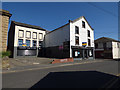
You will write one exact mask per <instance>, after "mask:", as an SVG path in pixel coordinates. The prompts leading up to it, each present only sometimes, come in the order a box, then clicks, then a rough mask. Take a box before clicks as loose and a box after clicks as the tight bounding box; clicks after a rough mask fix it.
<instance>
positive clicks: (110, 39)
mask: <svg viewBox="0 0 120 90" xmlns="http://www.w3.org/2000/svg"><path fill="white" fill-rule="evenodd" d="M102 39H107V40H109V41H114V42H120V41H118V40H115V39H112V38H109V37H101V38H98V39H96V40H95V42H96V41H99V40H102Z"/></svg>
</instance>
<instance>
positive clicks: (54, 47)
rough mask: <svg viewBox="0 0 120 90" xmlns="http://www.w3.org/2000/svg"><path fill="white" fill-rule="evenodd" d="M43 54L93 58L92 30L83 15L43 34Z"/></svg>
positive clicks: (57, 56) (59, 56)
mask: <svg viewBox="0 0 120 90" xmlns="http://www.w3.org/2000/svg"><path fill="white" fill-rule="evenodd" d="M44 48H45V56H46V57H56V58H67V57H68V58H69V57H73V58H80V59H83V58H84V59H85V58H88V59H93V58H94V30H93V28H92V27H91V26H90V24H89V23H88V21H87V20H86V19H85V17H84V16H81V17H80V18H77V19H75V20H73V21H71V20H69V22H68V23H67V24H65V25H63V26H61V27H59V28H57V29H55V30H53V31H51V32H49V33H47V34H46V35H45V41H44Z"/></svg>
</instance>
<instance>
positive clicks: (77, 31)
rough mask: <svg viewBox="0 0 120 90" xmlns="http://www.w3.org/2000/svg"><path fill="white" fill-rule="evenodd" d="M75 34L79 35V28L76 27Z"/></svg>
mask: <svg viewBox="0 0 120 90" xmlns="http://www.w3.org/2000/svg"><path fill="white" fill-rule="evenodd" d="M75 34H79V27H77V26H75Z"/></svg>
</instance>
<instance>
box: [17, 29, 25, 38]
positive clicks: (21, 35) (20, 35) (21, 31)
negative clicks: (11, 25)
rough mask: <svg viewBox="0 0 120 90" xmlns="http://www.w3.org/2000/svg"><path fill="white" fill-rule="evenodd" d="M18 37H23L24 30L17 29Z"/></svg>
mask: <svg viewBox="0 0 120 90" xmlns="http://www.w3.org/2000/svg"><path fill="white" fill-rule="evenodd" d="M18 37H19V38H23V37H24V31H23V30H19V33H18Z"/></svg>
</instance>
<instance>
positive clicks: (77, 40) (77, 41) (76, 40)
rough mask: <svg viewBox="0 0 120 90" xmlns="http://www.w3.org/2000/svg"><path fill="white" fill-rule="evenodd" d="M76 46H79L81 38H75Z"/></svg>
mask: <svg viewBox="0 0 120 90" xmlns="http://www.w3.org/2000/svg"><path fill="white" fill-rule="evenodd" d="M75 44H76V45H79V37H78V36H75Z"/></svg>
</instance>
